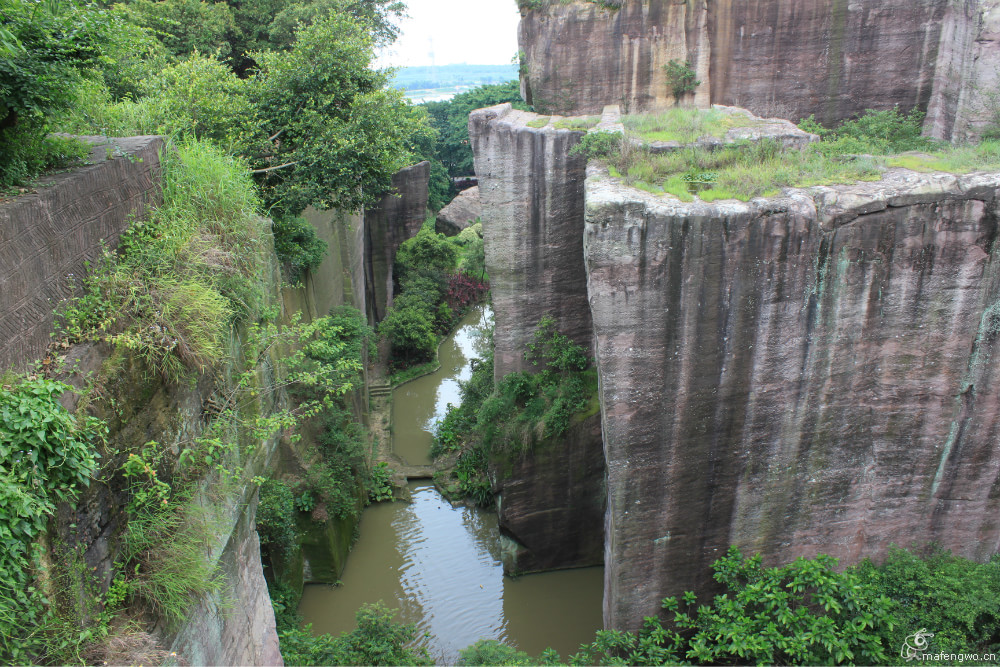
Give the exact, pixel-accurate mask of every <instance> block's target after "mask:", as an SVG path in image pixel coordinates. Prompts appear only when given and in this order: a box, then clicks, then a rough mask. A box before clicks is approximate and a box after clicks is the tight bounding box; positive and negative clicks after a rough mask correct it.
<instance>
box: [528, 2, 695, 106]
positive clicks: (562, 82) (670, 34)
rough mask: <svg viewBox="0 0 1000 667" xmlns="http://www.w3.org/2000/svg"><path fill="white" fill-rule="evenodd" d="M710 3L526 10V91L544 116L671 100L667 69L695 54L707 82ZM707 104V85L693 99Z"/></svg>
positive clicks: (564, 5) (558, 4)
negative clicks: (668, 64)
mask: <svg viewBox="0 0 1000 667" xmlns="http://www.w3.org/2000/svg"><path fill="white" fill-rule="evenodd" d="M706 6H707V2H706V0H693V1H691V2H677V1H676V0H645V1H642V2H640V1H638V0H627V1H626V2H625V3H624V4H623V6H622V7H621V8H620V9H608V8H605V7H602V6H601V5H599V4H597V3H595V2H583V1H577V2H569V3H562V2H553V3H551V4H550V5H549V6H548V7H547V8H545V9H539V10H528V11H522V12H521V16H522V18H521V24H520V26H519V28H518V45H519V47H520V49H521V51H522V53H523V56H522V57H523V62H524V66H525V67H526V72H525V73H524V75H523V76H522V77H521V93H522V96H523V97H524V98H525V100H526V101H527V102H528V104H533V105H534V106H535V109H536V110H538V111H539V112H542V113H560V114H566V115H572V114H592V113H600V111H601V109H602V108H603V107H604V105H606V104H618V105H620V106H621V107H622V110H623V111H625V112H633V113H634V112H637V111H644V110H646V109H651V108H658V107H664V106H669V105H670V104H672V103H673V99H674V98H673V95H672V94H671V92H670V90H669V88H668V86H667V82H666V75H665V73H664V70H663V66H664V65H666V64H667V63H668V62H670V61H671V60H679V61H681V62H684V61H686V60H688V59H689V58H692V65H693V67H694V69H695V71H697V72H698V79H699V80H701V81H707V79H708V65H709V59H708V54H709V51H710V49H709V45H708V42H707V40H708V34H707V23H706V22H707V9H706ZM694 101H695V102H696V103H700V104H703V105H707V104H708V102H709V99H708V88H707V86H702V87H701V88H700V89H699V91H698V94H697V96H696V97H695V100H694Z"/></svg>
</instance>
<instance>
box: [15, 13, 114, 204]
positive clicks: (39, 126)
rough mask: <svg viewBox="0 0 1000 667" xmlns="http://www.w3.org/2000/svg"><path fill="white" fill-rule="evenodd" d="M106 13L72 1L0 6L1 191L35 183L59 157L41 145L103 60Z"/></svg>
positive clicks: (52, 146) (108, 22)
mask: <svg viewBox="0 0 1000 667" xmlns="http://www.w3.org/2000/svg"><path fill="white" fill-rule="evenodd" d="M111 23H112V22H111V20H110V18H109V17H108V14H107V12H104V11H99V10H94V9H91V8H88V7H85V6H84V5H82V4H78V3H77V2H73V1H68V0H67V1H63V2H57V1H52V2H45V3H41V2H31V1H30V0H2V2H0V24H2V25H3V35H0V37H2V40H3V50H2V51H0V187H4V186H9V185H12V184H15V183H19V182H23V181H24V180H26V179H28V178H31V177H33V176H34V175H36V174H37V173H38V172H40V171H41V170H42V169H45V168H46V167H48V166H50V165H51V164H53V162H54V161H55V160H56V159H58V158H59V157H60V155H61V153H60V151H59V150H58V148H57V146H56V145H55V144H53V143H52V142H51V141H50V140H48V139H46V134H47V132H48V131H49V127H50V119H51V117H52V116H53V115H54V114H57V113H59V112H61V111H63V110H65V109H67V108H68V107H70V106H71V105H72V104H73V103H74V101H75V99H76V91H77V89H78V86H79V84H80V83H81V82H82V81H83V79H84V77H85V76H87V74H88V72H89V71H90V70H91V68H92V67H93V66H94V65H96V64H97V62H98V59H99V58H100V56H101V53H102V51H101V44H102V43H104V41H105V40H106V36H107V34H108V32H109V30H110V29H111Z"/></svg>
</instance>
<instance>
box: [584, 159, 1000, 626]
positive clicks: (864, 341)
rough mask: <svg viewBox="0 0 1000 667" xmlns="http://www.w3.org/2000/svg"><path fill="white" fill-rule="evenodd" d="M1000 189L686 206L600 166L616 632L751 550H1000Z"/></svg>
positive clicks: (848, 189) (824, 194)
mask: <svg viewBox="0 0 1000 667" xmlns="http://www.w3.org/2000/svg"><path fill="white" fill-rule="evenodd" d="M998 188H1000V175H995V174H993V175H970V176H962V177H955V176H952V175H948V174H929V175H923V174H916V173H913V172H908V171H903V170H894V171H892V172H890V174H889V175H888V176H887V177H886V178H885V179H884V180H883V181H881V182H877V183H865V184H859V185H856V186H836V187H824V188H813V189H809V190H788V191H786V194H785V196H782V197H778V198H773V199H767V200H764V199H760V200H754V201H752V202H749V203H742V202H736V201H722V202H715V203H712V204H706V203H701V202H695V203H691V204H682V203H679V202H677V201H676V200H671V199H670V198H669V197H655V196H653V195H649V194H647V193H644V192H640V191H636V190H631V189H626V188H624V186H622V185H620V184H619V182H618V181H615V180H612V179H610V178H608V177H607V175H606V173H604V172H602V170H601V169H599V168H596V167H591V170H590V172H589V177H588V182H587V191H586V197H587V199H586V201H587V203H586V232H585V256H586V266H587V274H588V293H589V297H590V306H591V314H592V317H593V322H594V330H595V336H596V341H595V344H596V349H597V361H598V371H599V374H600V387H601V403H602V413H603V424H604V443H605V452H606V464H607V470H608V477H607V480H608V481H607V484H608V488H607V493H608V512H607V525H606V527H607V540H606V552H605V568H606V570H605V572H606V590H605V624H606V626H607V627H615V628H636V627H638V626H639V625H641V623H642V618H643V616H646V615H649V614H651V613H654V612H655V610H656V609H658V608H659V601H660V599H661V598H662V597H664V596H667V595H674V594H679V593H680V592H682V591H684V590H701V591H706V590H710V589H711V587H712V581H711V570H710V564H711V562H712V561H713V560H715V559H716V558H718V557H719V556H720V555H722V554H723V553H724V552H725V550H726V549H727V547H728V546H729V545H730V544H737V545H739V546H741V547H743V548H744V549H746V550H749V551H751V552H760V553H762V554H763V555H764V557H765V561H766V562H767V563H769V564H777V563H780V562H787V561H788V560H790V559H793V558H795V557H796V556H800V555H802V556H812V555H815V554H817V553H829V554H832V555H834V556H836V557H838V558H841V559H842V561H841V562H842V563H845V564H846V563H850V562H854V561H856V560H858V559H859V558H861V557H864V556H877V555H879V554H881V553H884V552H885V550H886V549H887V547H888V546H889V545H890V544H892V543H895V544H900V545H909V544H910V543H912V542H917V543H921V544H925V543H927V542H929V541H933V540H936V541H938V542H940V543H941V544H942V545H943V546H944V547H946V548H948V549H952V550H953V551H954V552H955V553H957V554H961V555H963V556H967V557H970V558H976V559H983V558H987V557H988V556H989V555H990V554H992V553H994V552H996V551H997V549H998V548H1000V520H998V518H997V517H998V509H1000V500H998V498H997V497H996V493H995V492H994V489H995V487H996V485H997V483H998V481H1000V451H998V447H997V445H996V443H997V442H998V436H1000V396H998V391H1000V389H998V384H997V378H996V375H997V371H996V365H995V364H993V363H992V362H991V359H992V358H993V355H994V354H995V353H996V351H997V341H996V339H997V336H998V333H1000V315H998V313H1000V270H998V268H1000V267H998V262H997V259H996V257H995V254H996V251H995V250H994V246H995V241H996V237H997V199H996V196H997V192H998Z"/></svg>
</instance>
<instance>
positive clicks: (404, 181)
mask: <svg viewBox="0 0 1000 667" xmlns="http://www.w3.org/2000/svg"><path fill="white" fill-rule="evenodd" d="M430 177H431V163H430V162H427V161H426V160H425V161H423V162H420V163H418V164H415V165H413V166H411V167H406V168H404V169H400V170H399V171H397V172H396V173H395V174H394V175H393V177H392V188H393V189H392V191H391V192H389V193H387V194H386V195H384V196H383V197H382V199H381V200H379V203H378V205H377V206H375V207H373V208H370V209H367V210H366V211H365V218H364V227H365V272H366V274H367V280H366V281H365V282H366V284H367V286H368V295H367V302H368V309H369V316H368V319H369V320H370V321H372V322H381V321H382V318H384V317H385V313H386V310H387V309H388V307H389V306H391V305H392V265H393V262H394V261H395V259H396V251H397V250H399V246H400V244H401V243H402V242H403V241H405V240H407V239H409V238H412V237H414V236H416V235H417V232H418V231H420V225H422V224H423V222H424V217H425V216H426V215H427V185H428V183H429V182H430Z"/></svg>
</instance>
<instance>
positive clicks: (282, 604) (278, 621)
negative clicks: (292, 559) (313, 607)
mask: <svg viewBox="0 0 1000 667" xmlns="http://www.w3.org/2000/svg"><path fill="white" fill-rule="evenodd" d="M267 592H268V595H269V596H270V597H271V607H272V608H273V609H274V625H275V628H276V629H277V631H278V634H282V633H284V632H285V631H291V632H292V633H293V634H297V633H300V632H301V630H299V628H300V627H301V625H302V616H301V614H299V601H300V600H301V598H302V596H301V595H300V594H299V593H298V592H297V591H296V590H295V589H294V588H292V587H291V586H288V585H286V584H283V583H281V582H277V581H270V580H268V582H267Z"/></svg>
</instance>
